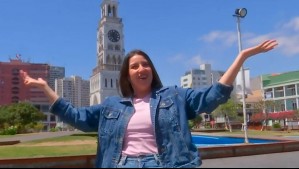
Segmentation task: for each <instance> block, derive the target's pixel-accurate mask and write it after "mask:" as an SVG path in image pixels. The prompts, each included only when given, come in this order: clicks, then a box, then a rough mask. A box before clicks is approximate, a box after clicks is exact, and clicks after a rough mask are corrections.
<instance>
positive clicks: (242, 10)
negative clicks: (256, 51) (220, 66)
mask: <svg viewBox="0 0 299 169" xmlns="http://www.w3.org/2000/svg"><path fill="white" fill-rule="evenodd" d="M246 15H247V9H246V8H238V9H236V10H235V14H234V15H233V16H234V17H236V18H237V30H238V42H239V53H240V52H241V51H242V43H241V31H240V19H241V18H244V17H245V16H246ZM241 77H242V102H243V117H244V121H243V126H242V127H243V128H244V135H245V137H244V138H245V139H244V142H245V143H249V141H248V135H247V113H246V102H245V98H246V94H245V90H246V89H245V73H244V67H243V65H242V67H241Z"/></svg>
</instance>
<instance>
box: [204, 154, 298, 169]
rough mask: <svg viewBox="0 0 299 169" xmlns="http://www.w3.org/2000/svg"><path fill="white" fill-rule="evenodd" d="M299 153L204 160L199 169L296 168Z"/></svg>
mask: <svg viewBox="0 0 299 169" xmlns="http://www.w3.org/2000/svg"><path fill="white" fill-rule="evenodd" d="M298 167H299V151H292V152H284V153H272V154H262V155H251V156H239V157H226V158H215V159H204V160H203V164H202V165H201V166H200V168H298Z"/></svg>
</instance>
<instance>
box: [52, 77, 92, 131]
mask: <svg viewBox="0 0 299 169" xmlns="http://www.w3.org/2000/svg"><path fill="white" fill-rule="evenodd" d="M89 87H90V84H89V81H88V80H83V79H82V78H81V77H80V76H71V77H67V78H62V79H56V80H55V92H56V93H57V94H58V95H59V96H60V97H63V98H64V99H65V100H67V101H69V102H71V103H72V105H73V106H75V107H83V106H89V105H90V103H89V91H90V90H89ZM56 122H57V123H56V126H55V127H60V128H61V129H62V130H68V129H73V127H70V126H69V125H67V124H66V123H63V122H62V121H61V120H60V119H59V118H58V117H56Z"/></svg>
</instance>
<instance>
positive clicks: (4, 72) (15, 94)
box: [0, 58, 49, 105]
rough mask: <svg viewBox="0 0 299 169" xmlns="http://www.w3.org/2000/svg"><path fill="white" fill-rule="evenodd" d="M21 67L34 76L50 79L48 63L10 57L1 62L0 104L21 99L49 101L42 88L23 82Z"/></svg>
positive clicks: (40, 101) (33, 101) (39, 101)
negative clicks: (20, 73) (29, 61)
mask: <svg viewBox="0 0 299 169" xmlns="http://www.w3.org/2000/svg"><path fill="white" fill-rule="evenodd" d="M21 69H22V70H24V71H26V72H28V73H29V74H30V76H32V77H35V78H37V77H41V78H44V79H45V80H47V81H48V77H49V73H48V72H49V65H48V64H34V63H27V62H23V61H22V60H21V59H19V58H17V59H10V62H0V105H8V104H11V103H17V102H20V101H30V102H31V103H33V104H43V103H48V100H47V97H46V96H45V94H44V93H43V92H42V91H41V90H39V89H37V88H31V87H30V88H29V87H26V86H25V85H24V84H23V81H22V79H21V77H20V76H19V70H21Z"/></svg>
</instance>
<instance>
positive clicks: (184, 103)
mask: <svg viewBox="0 0 299 169" xmlns="http://www.w3.org/2000/svg"><path fill="white" fill-rule="evenodd" d="M232 89H233V87H232V86H225V85H222V84H220V83H216V84H214V85H212V86H210V87H209V88H206V89H203V90H194V89H190V88H180V87H176V86H172V87H163V88H161V89H158V90H153V91H152V95H151V99H150V113H151V121H152V124H153V129H154V133H155V138H156V143H157V146H158V147H157V148H158V154H159V158H160V159H159V160H160V161H161V163H162V165H163V167H165V168H193V167H197V166H200V165H201V163H202V161H201V157H200V154H199V152H198V149H197V147H196V146H195V145H194V144H193V143H192V135H191V132H190V129H189V127H188V120H190V119H193V118H195V117H196V116H197V115H198V114H200V113H204V112H205V113H211V112H212V111H213V110H214V109H215V108H217V106H218V105H219V104H222V103H225V102H226V101H227V100H228V99H229V98H230V94H231V91H232ZM50 111H51V112H52V113H54V114H55V115H58V116H59V117H60V118H61V119H62V121H64V122H67V123H68V124H70V125H72V126H74V127H76V128H77V129H79V130H82V131H85V132H91V131H97V132H98V144H99V145H98V149H97V158H96V167H100V168H115V167H116V166H117V164H118V162H119V160H120V157H121V152H122V145H123V141H124V135H125V131H126V128H127V125H128V122H129V119H130V118H131V116H132V115H133V113H134V107H133V103H132V98H122V97H118V96H113V97H108V98H107V99H105V101H104V102H103V103H101V104H98V105H94V106H90V107H81V108H75V107H73V106H72V105H71V103H69V102H66V101H65V100H63V99H62V98H59V99H58V100H57V101H56V102H55V103H54V104H53V105H52V106H51V108H50Z"/></svg>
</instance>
